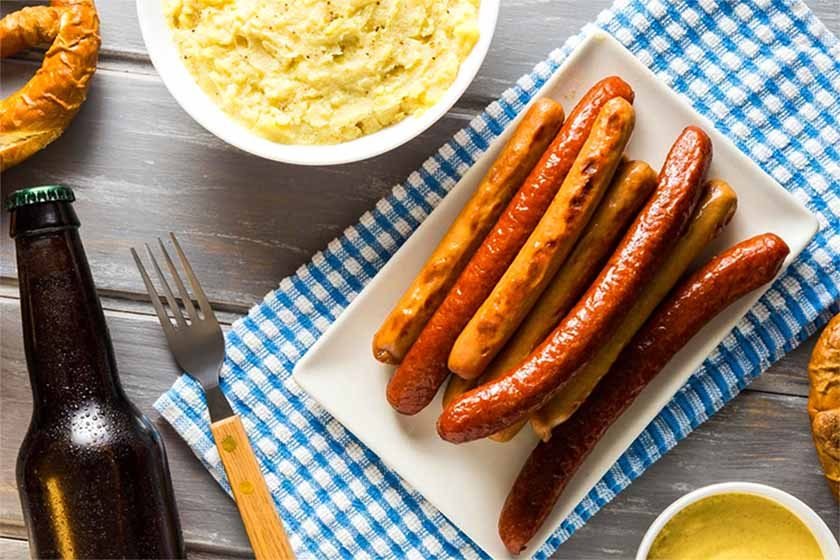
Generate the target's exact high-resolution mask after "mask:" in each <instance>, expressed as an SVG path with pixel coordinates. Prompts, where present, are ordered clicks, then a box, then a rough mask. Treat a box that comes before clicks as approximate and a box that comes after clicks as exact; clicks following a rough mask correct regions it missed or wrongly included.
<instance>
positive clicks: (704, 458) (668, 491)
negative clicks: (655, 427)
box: [557, 391, 840, 560]
mask: <svg viewBox="0 0 840 560" xmlns="http://www.w3.org/2000/svg"><path fill="white" fill-rule="evenodd" d="M727 481H745V482H759V483H762V484H769V485H770V486H775V487H777V488H779V489H781V490H784V491H786V492H789V493H791V494H793V495H794V496H796V497H798V498H799V499H801V500H802V501H804V502H805V503H807V504H808V505H809V506H811V507H812V508H813V509H814V510H815V511H816V512H817V513H818V514H819V515H820V516H821V517H822V518H823V520H824V521H825V522H826V524H827V525H828V526H829V527H830V528H832V529H833V530H834V531H835V536H837V535H838V534H840V512H838V506H837V502H835V501H834V498H833V497H832V495H831V493H830V492H829V490H828V486H827V485H826V484H825V481H824V479H823V476H822V471H821V470H820V467H819V464H818V461H817V457H816V452H815V451H814V449H813V445H812V443H811V437H810V432H809V425H808V414H807V412H806V409H805V399H803V398H801V397H790V396H782V395H769V394H766V393H759V392H753V391H747V392H745V393H743V394H742V395H740V396H738V397H736V398H735V399H734V400H733V401H732V402H731V403H729V404H728V405H726V407H724V408H723V410H721V411H720V412H719V413H718V414H716V415H715V416H713V417H712V418H711V419H710V420H709V421H708V422H706V423H705V424H703V425H702V426H701V427H700V428H699V429H698V430H696V431H695V432H693V433H692V434H691V435H689V436H688V437H687V438H686V439H685V440H684V441H682V442H681V443H680V444H679V445H677V447H675V448H674V449H673V450H672V451H671V452H670V453H668V454H667V455H666V456H665V457H663V458H662V459H660V460H659V461H658V462H657V463H655V464H654V465H653V466H652V467H651V468H650V469H648V470H647V471H646V472H645V473H644V474H643V475H642V476H641V477H640V478H639V479H637V480H636V481H635V482H634V483H633V484H632V485H631V486H630V487H629V488H627V489H626V490H625V491H624V492H622V493H621V494H620V495H619V496H618V497H617V498H616V499H615V500H613V501H612V502H610V503H609V504H608V505H607V506H606V507H605V508H604V509H603V510H602V511H601V512H599V513H598V514H597V515H596V516H595V517H593V518H592V520H591V521H590V522H589V523H587V524H586V525H585V526H584V527H583V528H582V529H581V530H580V531H578V532H577V533H576V534H574V535H573V536H572V538H571V539H569V541H568V542H566V543H565V544H564V545H563V546H561V547H560V549H559V550H558V551H557V557H558V558H570V559H572V558H574V559H579V560H585V559H593V560H595V559H605V558H632V557H633V555H634V554H635V552H636V547H638V545H639V544H640V543H641V540H642V536H643V535H644V532H645V531H646V530H647V528H648V527H649V526H650V524H651V523H652V522H653V520H654V519H655V518H656V516H657V515H659V513H661V512H662V510H664V509H665V508H666V507H667V506H668V505H670V503H671V502H673V501H674V500H676V499H677V498H679V497H680V496H682V495H683V494H686V493H687V492H690V491H691V490H694V489H696V488H699V487H701V486H706V485H708V484H714V483H717V482H727Z"/></svg>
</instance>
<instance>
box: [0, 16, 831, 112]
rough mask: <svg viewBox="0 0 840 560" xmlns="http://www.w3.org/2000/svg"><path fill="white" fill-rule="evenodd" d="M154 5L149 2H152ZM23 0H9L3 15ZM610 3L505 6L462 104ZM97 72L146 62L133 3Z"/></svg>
mask: <svg viewBox="0 0 840 560" xmlns="http://www.w3.org/2000/svg"><path fill="white" fill-rule="evenodd" d="M152 1H154V0H152ZM32 3H33V2H31V1H29V0H9V1H8V2H5V3H4V4H5V5H4V6H3V13H5V12H8V11H11V10H12V9H15V8H17V7H19V6H20V5H22V4H32ZM807 4H808V6H809V7H810V8H811V9H812V10H813V11H814V13H816V14H817V15H818V16H819V17H820V18H821V19H822V20H823V22H824V23H825V24H826V26H827V27H828V28H829V29H830V30H832V31H834V32H835V33H837V32H838V30H840V6H838V3H837V2H836V0H809V1H808V2H807ZM610 5H612V0H592V1H589V2H585V3H582V2H572V1H562V2H557V1H555V2H546V1H545V0H505V1H504V2H502V5H501V10H500V12H499V23H498V25H497V27H496V32H495V34H494V36H493V44H492V46H491V47H490V51H489V53H488V55H487V59H486V60H485V63H484V65H483V67H482V69H481V71H480V73H479V76H478V78H477V79H476V80H475V82H473V84H472V85H471V87H470V88H469V90H468V92H467V95H466V99H465V102H466V103H476V102H477V99H484V100H486V99H488V98H489V99H494V98H495V97H497V96H498V94H499V93H501V92H502V91H504V89H505V88H506V87H507V86H508V85H509V84H510V83H511V82H512V81H513V80H516V79H517V78H519V76H521V75H522V74H523V73H525V72H527V71H528V70H530V68H531V67H532V66H533V65H534V64H535V63H537V62H539V61H540V60H542V59H543V58H544V56H545V55H546V54H548V53H549V52H550V51H551V50H553V49H554V48H556V47H559V46H560V45H562V44H563V42H564V41H565V40H566V39H567V38H568V37H569V36H570V35H572V34H574V33H575V32H576V31H578V30H579V29H580V28H581V27H583V25H585V24H586V23H587V22H589V21H592V20H593V19H595V17H596V16H597V15H598V13H599V12H600V11H601V10H603V9H605V8H608V7H609V6H610ZM98 9H99V12H100V17H101V20H102V48H103V60H102V65H103V67H115V68H122V67H123V66H122V64H121V63H122V62H123V61H124V60H126V59H127V60H129V61H131V62H134V61H137V60H144V61H145V60H147V57H146V48H145V45H144V44H143V39H142V37H141V35H140V27H139V25H138V23H137V12H136V10H135V0H108V1H106V2H102V1H100V2H99V3H98Z"/></svg>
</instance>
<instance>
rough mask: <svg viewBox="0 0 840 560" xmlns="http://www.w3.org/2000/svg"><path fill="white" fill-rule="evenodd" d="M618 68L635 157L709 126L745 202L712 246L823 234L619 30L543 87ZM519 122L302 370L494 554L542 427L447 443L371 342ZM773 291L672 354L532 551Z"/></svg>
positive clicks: (586, 48) (654, 160)
mask: <svg viewBox="0 0 840 560" xmlns="http://www.w3.org/2000/svg"><path fill="white" fill-rule="evenodd" d="M611 74H615V75H618V76H621V77H622V78H623V79H625V80H626V81H627V82H628V83H629V84H630V85H631V86H632V87H633V89H634V90H635V92H636V100H635V103H634V105H635V108H636V128H635V130H634V132H633V136H632V139H631V141H630V144H629V146H628V149H627V151H628V155H629V157H631V158H634V159H642V160H645V161H647V162H649V163H650V164H651V165H652V166H653V167H654V168H655V169H658V168H659V167H660V166H661V164H662V162H663V160H664V159H665V156H666V154H667V152H668V149H669V148H670V146H671V143H672V142H673V141H674V140H675V139H676V138H677V135H678V134H679V133H680V131H681V130H682V129H683V128H684V127H685V126H687V125H690V124H697V125H700V126H701V127H703V128H704V129H705V130H706V131H707V132H708V133H709V135H710V136H711V138H712V142H713V144H714V151H715V153H714V159H713V163H712V166H711V169H710V172H709V177H720V178H722V179H725V180H726V181H727V182H729V183H730V184H731V185H732V187H733V188H734V189H735V191H736V192H737V193H738V198H739V200H738V211H737V213H736V216H735V218H734V219H733V220H732V223H731V224H730V225H729V226H728V227H727V228H726V230H725V231H724V232H723V233H722V234H721V236H720V237H719V239H718V240H717V241H716V242H715V243H714V245H713V246H712V247H710V249H709V254H711V253H712V252H718V251H720V250H722V249H724V248H725V247H728V246H730V245H732V244H733V243H736V242H738V241H741V240H743V239H746V238H748V237H751V236H753V235H756V234H759V233H764V232H773V233H776V234H777V235H779V236H781V237H782V238H783V239H784V240H785V241H786V242H787V244H788V245H789V246H790V249H791V254H790V256H789V257H788V260H787V262H786V264H787V263H789V262H790V261H791V260H793V259H794V258H796V256H797V255H798V254H799V253H800V252H801V251H802V249H804V248H805V246H806V245H807V244H808V241H809V240H810V239H811V237H812V236H813V235H814V233H815V232H816V230H817V220H816V218H815V217H814V216H812V215H811V214H810V213H809V212H808V211H807V210H806V209H805V208H804V207H803V206H802V205H801V204H800V203H799V202H798V201H797V200H796V199H794V198H793V196H791V195H790V194H789V193H788V192H787V191H785V190H784V189H783V188H782V187H781V186H780V185H779V184H777V183H776V182H775V181H774V180H773V179H771V178H770V177H769V176H767V175H766V174H765V173H764V172H763V171H762V170H761V169H760V168H759V167H758V166H757V165H756V164H755V163H753V162H752V161H750V160H749V159H748V158H747V157H746V156H744V155H743V154H742V153H741V152H740V151H738V149H737V148H736V147H735V146H734V145H733V144H732V143H731V142H730V141H729V140H728V139H726V138H725V137H724V136H722V135H721V134H720V133H718V132H717V131H716V130H715V129H714V127H713V125H712V124H711V123H710V122H709V121H708V120H706V119H705V118H704V117H702V116H701V115H699V114H698V113H696V112H695V111H694V110H693V109H692V108H691V107H690V106H689V105H688V104H687V103H686V102H685V101H684V100H683V99H681V98H680V97H679V96H677V95H676V94H675V93H674V92H673V91H671V90H670V89H669V88H668V87H667V86H665V85H664V84H663V83H662V82H660V81H659V80H658V79H657V78H656V77H655V76H654V75H653V73H651V72H650V70H648V69H647V68H646V67H645V66H644V65H643V64H642V63H641V62H639V61H638V60H637V59H636V58H635V57H634V56H633V55H632V54H631V53H630V52H629V51H628V50H626V49H625V48H624V47H623V46H622V45H621V44H620V43H618V42H617V41H616V40H615V39H613V38H612V37H610V36H609V35H606V34H604V33H603V32H596V33H594V34H593V35H590V36H589V37H588V38H586V39H585V40H584V41H583V42H582V43H581V44H580V46H579V47H578V48H577V49H576V50H575V51H574V52H573V53H572V54H571V56H569V58H568V60H567V61H566V62H565V63H564V64H563V65H562V66H561V67H560V69H558V71H557V72H556V73H555V75H554V76H552V77H551V79H549V80H548V82H547V83H546V84H545V86H544V87H543V88H542V90H541V91H540V94H539V95H538V96H536V97H541V96H548V97H551V98H553V99H556V100H557V101H559V102H560V103H562V104H563V107H564V108H565V109H566V111H567V112H569V111H571V109H572V107H573V106H574V104H575V103H576V102H577V100H578V98H580V96H581V95H583V93H584V92H585V91H586V90H587V89H588V88H589V87H590V86H591V85H592V84H594V83H595V82H597V81H598V80H599V79H601V78H603V77H605V76H608V75H611ZM523 113H524V111H523ZM517 123H518V120H517V121H516V122H514V123H512V124H511V125H510V126H509V127H508V128H507V130H506V131H505V132H504V133H503V134H502V135H501V137H499V138H498V139H497V140H496V141H495V142H494V143H493V145H492V146H491V147H490V148H489V149H488V150H487V153H486V154H484V155H483V156H482V157H481V159H479V160H478V162H477V163H476V164H475V165H474V166H473V168H472V169H471V170H470V171H469V172H468V173H467V174H466V175H465V176H464V178H463V179H462V180H461V181H460V182H459V183H458V185H456V186H455V187H454V189H453V190H452V192H451V193H450V194H449V195H448V196H447V197H446V198H445V199H444V200H443V201H442V202H441V204H440V205H439V206H438V207H437V208H436V209H435V210H434V212H432V214H431V215H430V216H429V217H428V218H427V219H426V220H425V221H424V222H423V224H422V225H421V226H420V227H419V228H418V229H417V231H416V232H415V233H414V235H412V236H411V238H410V239H409V240H408V241H407V242H406V243H405V245H404V246H403V247H402V248H401V249H400V250H399V251H398V252H397V253H396V254H395V255H394V257H393V258H392V259H391V260H390V262H388V264H387V265H386V266H385V267H384V268H383V269H382V270H381V271H380V272H379V274H378V275H377V276H376V278H374V279H373V280H372V281H371V282H370V284H368V286H367V287H366V288H365V289H364V291H362V293H361V294H359V296H358V297H357V298H356V299H355V300H354V301H353V303H352V304H351V305H350V306H349V307H348V308H347V310H345V311H344V313H343V314H342V315H341V316H340V317H339V318H338V320H337V321H336V322H335V323H334V324H333V325H332V326H331V327H330V329H329V330H328V331H327V332H326V333H325V334H324V336H322V337H321V339H320V340H319V341H318V342H317V343H316V344H315V345H314V346H313V347H312V349H311V350H310V351H309V352H308V353H307V355H306V356H305V357H304V358H303V359H302V360H301V361H300V362H299V363H298V365H297V367H296V368H295V372H294V376H295V379H296V380H297V382H298V383H299V384H300V386H301V387H303V389H304V390H305V391H306V392H307V393H309V394H310V395H311V396H312V397H314V398H315V399H316V400H317V401H318V402H320V403H321V405H323V406H324V408H326V409H327V411H329V412H330V414H332V415H333V416H335V418H337V419H338V420H339V421H340V422H341V423H342V424H344V425H345V426H346V427H347V428H348V429H349V430H350V431H351V432H353V433H354V434H355V435H356V437H358V438H359V439H360V440H361V441H362V442H364V443H365V445H367V446H368V447H370V449H372V450H373V452H374V453H376V454H377V455H379V456H380V457H381V458H382V460H383V461H384V462H385V463H386V464H387V465H389V466H390V467H391V468H393V469H394V470H395V471H396V472H397V473H399V474H400V476H402V477H403V479H404V480H405V481H406V482H408V483H409V484H410V485H411V486H413V487H414V488H416V489H417V490H418V491H419V492H420V493H421V494H423V496H425V497H426V498H427V499H428V500H429V501H430V502H431V503H432V504H433V505H434V506H435V507H437V508H438V509H439V510H440V511H441V512H442V513H443V514H444V515H446V517H448V518H449V519H450V520H451V521H452V522H453V523H454V524H455V525H457V526H458V527H459V528H460V529H461V530H462V531H464V533H466V534H467V535H469V537H470V538H471V539H472V540H473V541H475V543H476V544H478V545H479V546H480V547H481V548H483V549H484V550H485V551H486V552H487V553H488V554H489V555H490V556H492V557H494V558H503V557H508V556H509V554H508V553H507V551H506V550H505V548H504V546H503V545H502V543H501V541H500V540H499V537H498V534H497V532H496V524H497V520H498V515H499V511H500V509H501V507H502V504H503V502H504V499H505V496H506V495H507V492H508V490H509V489H510V487H511V484H512V483H513V480H514V478H515V477H516V474H517V473H518V471H519V469H520V467H521V466H522V464H523V462H524V461H525V458H526V457H527V455H528V453H529V452H530V451H531V449H532V448H533V447H534V445H535V443H536V439H535V437H534V436H533V435H532V434H531V432H530V431H529V430H523V431H522V433H520V434H519V436H517V437H516V438H515V439H514V440H513V441H511V442H509V443H507V444H498V443H494V442H490V441H478V442H473V443H470V444H466V445H460V446H456V445H452V444H449V443H446V442H444V441H442V440H441V439H440V438H439V437H438V435H437V433H436V431H435V421H436V419H437V416H438V415H439V413H440V410H441V405H440V395H438V399H437V400H436V401H435V402H433V403H432V404H431V405H430V406H428V407H427V408H426V410H424V411H423V412H422V413H420V414H418V415H417V416H413V417H406V416H401V415H399V414H397V413H396V412H394V410H393V409H392V408H391V407H390V406H389V405H388V402H387V401H386V400H385V387H386V384H387V383H388V379H389V377H390V375H391V372H392V368H391V367H389V366H386V365H383V364H380V363H379V362H377V361H376V360H374V359H373V356H372V355H371V350H370V345H371V340H372V338H373V335H374V333H375V332H376V329H377V328H378V327H379V325H380V323H381V321H382V320H383V319H384V318H385V316H386V315H387V314H388V312H389V311H390V309H391V307H392V306H393V305H394V303H395V302H396V301H397V300H398V299H399V297H400V295H401V294H402V292H403V291H404V290H405V289H406V287H408V285H409V284H410V283H411V281H412V279H413V278H414V276H415V275H416V274H417V272H418V271H419V270H420V268H421V267H422V266H423V263H424V262H425V260H426V258H427V257H428V256H429V254H430V253H431V252H432V250H433V249H434V248H435V246H436V245H437V243H438V241H439V240H440V238H441V237H442V236H443V234H444V233H445V231H446V229H447V228H448V227H449V224H450V223H451V222H452V221H453V220H454V219H455V216H456V215H457V214H458V212H459V211H460V209H461V207H462V206H463V205H464V203H465V202H466V201H467V199H468V198H469V196H470V195H471V193H472V192H473V190H474V189H475V187H476V185H477V184H478V183H479V181H480V180H481V178H482V176H483V175H484V173H485V171H486V170H487V168H488V167H489V166H490V164H491V163H492V162H493V160H494V159H495V158H496V155H497V154H498V152H499V150H500V149H501V147H502V146H503V145H504V143H505V142H506V141H507V139H508V137H509V136H510V134H511V132H512V131H513V129H514V128H515V126H516V124H517ZM765 289H766V288H764V289H761V290H758V291H756V292H753V293H751V294H749V295H748V296H747V297H744V298H743V299H741V300H740V301H738V302H737V303H736V304H734V305H732V306H731V307H729V308H728V309H727V310H726V311H724V312H723V313H722V314H721V315H719V316H718V317H717V318H716V319H715V320H714V321H712V322H711V323H710V324H709V325H707V326H706V328H704V329H703V330H702V331H701V332H700V333H699V334H698V335H697V336H696V337H694V339H693V340H692V341H691V342H690V343H689V344H688V346H687V347H686V348H685V349H683V350H682V351H681V352H680V353H679V354H678V355H677V356H676V357H675V358H674V359H673V360H671V362H670V363H669V364H668V366H667V368H666V369H665V371H663V372H662V374H661V375H660V376H659V377H658V378H657V379H656V380H655V381H654V382H653V383H651V385H650V386H649V387H648V388H647V389H646V390H645V391H644V392H643V393H642V394H641V395H640V396H639V398H638V399H637V400H636V402H635V403H634V404H633V406H632V407H631V408H630V409H629V410H628V411H627V412H626V413H625V414H624V415H623V416H622V417H621V418H620V419H619V421H618V422H616V424H615V425H614V426H613V427H612V428H611V429H610V430H609V431H608V432H607V434H606V436H605V437H604V439H603V440H602V441H601V443H600V444H599V445H598V446H597V447H596V449H595V450H594V451H593V453H592V454H591V455H590V456H589V458H588V459H587V461H586V463H585V464H584V465H583V467H582V468H581V469H580V470H579V471H578V474H577V476H575V477H574V479H573V480H572V481H571V482H570V484H569V485H568V487H567V488H566V491H565V493H564V494H563V496H562V497H561V498H560V500H559V502H558V503H557V505H556V507H555V508H554V511H553V512H552V514H551V516H550V517H549V518H548V520H547V521H546V523H545V525H544V527H543V528H542V530H541V531H540V532H539V533H538V534H537V536H536V537H535V538H534V539H533V541H532V542H531V543H530V545H529V547H528V549H529V550H531V551H533V550H536V549H537V548H539V547H540V546H541V544H542V543H543V542H545V540H546V539H547V538H548V537H549V535H550V534H551V533H552V532H553V531H554V530H555V529H556V528H557V527H558V525H559V524H560V523H561V521H562V520H563V519H564V518H565V517H566V516H567V515H568V514H569V513H571V511H572V510H573V509H574V507H575V506H576V505H577V504H578V502H579V501H580V500H581V499H583V498H584V496H585V495H586V494H587V493H588V492H589V490H590V489H591V488H592V487H593V486H594V485H595V484H596V483H597V482H598V480H600V479H601V477H602V476H603V475H604V474H605V473H606V472H607V471H608V470H609V468H610V467H611V466H612V464H613V463H614V462H615V461H616V460H617V459H618V458H619V457H620V456H621V454H622V453H623V452H624V451H625V450H626V449H627V447H629V445H630V444H631V443H632V442H633V440H634V439H635V438H636V437H637V436H638V435H639V434H640V433H641V432H642V431H643V430H644V428H645V427H646V426H647V424H648V423H649V422H650V421H651V420H652V419H653V418H654V417H655V416H656V415H657V414H658V413H659V411H660V410H661V409H662V408H663V407H664V406H665V405H666V404H667V403H668V401H669V400H670V399H671V397H672V396H673V395H674V394H675V393H676V392H677V390H678V389H679V388H680V387H681V386H682V385H683V384H685V382H686V381H687V380H688V378H689V376H690V375H691V373H692V372H693V371H694V370H695V369H696V368H697V367H699V366H700V365H701V363H702V362H703V360H704V359H705V358H706V357H707V356H708V355H709V354H710V353H711V352H712V350H713V349H714V348H715V347H716V346H717V345H718V344H719V343H720V342H721V340H723V338H724V337H725V336H726V334H728V333H729V332H730V331H731V330H732V328H733V327H734V326H735V325H736V323H737V322H738V321H739V320H740V319H741V318H742V317H743V316H744V315H745V314H746V313H747V311H748V310H749V309H750V307H751V306H752V305H753V304H754V303H755V302H756V300H758V298H759V297H760V296H761V295H762V293H764V291H765ZM453 489H457V491H453Z"/></svg>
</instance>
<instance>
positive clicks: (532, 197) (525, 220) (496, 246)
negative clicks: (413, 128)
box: [386, 77, 633, 414]
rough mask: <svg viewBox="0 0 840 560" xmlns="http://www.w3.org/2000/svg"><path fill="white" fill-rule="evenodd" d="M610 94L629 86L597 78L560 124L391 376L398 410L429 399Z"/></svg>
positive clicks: (409, 410) (408, 410)
mask: <svg viewBox="0 0 840 560" xmlns="http://www.w3.org/2000/svg"><path fill="white" fill-rule="evenodd" d="M614 97H624V98H625V99H628V100H632V99H633V90H632V89H631V88H630V86H628V85H627V84H626V83H625V82H624V81H623V80H621V79H620V78H617V77H610V78H605V79H603V80H601V81H600V82H598V83H597V84H595V85H594V86H593V87H592V89H590V90H589V91H588V92H587V93H586V95H585V96H584V97H583V99H582V100H581V101H580V102H579V103H578V104H577V105H576V106H575V108H574V110H572V113H571V114H570V115H569V118H568V119H566V121H565V122H564V123H563V126H562V128H561V129H560V132H559V133H558V134H557V136H556V137H555V139H554V140H553V141H552V143H551V145H550V146H549V148H548V150H547V151H546V153H545V154H544V155H543V157H542V159H540V162H539V163H538V164H537V165H536V167H534V170H533V171H532V172H531V174H530V175H529V176H528V178H527V179H525V182H524V183H523V184H522V186H521V187H520V188H519V190H518V191H517V192H516V194H515V195H514V197H513V199H512V200H511V201H510V203H509V204H508V206H507V208H505V211H504V212H503V213H502V216H501V217H500V218H499V220H498V221H497V222H496V224H495V225H494V226H493V228H492V229H491V231H490V233H489V234H488V235H487V237H486V238H485V239H484V241H483V242H482V243H481V245H480V246H479V248H478V249H477V250H476V252H475V254H474V255H473V257H472V258H471V259H470V262H469V263H468V264H467V266H466V268H464V271H463V272H462V273H461V275H460V276H459V277H458V279H457V280H456V282H455V285H453V287H452V289H450V291H449V293H448V294H447V295H446V297H445V298H444V300H443V303H441V305H440V307H438V309H437V310H436V311H435V313H434V314H433V315H432V318H431V319H430V320H429V322H428V323H427V324H426V326H425V327H424V328H423V330H422V331H421V333H420V336H419V337H418V338H417V340H416V341H415V343H414V344H413V345H412V346H411V348H410V349H409V351H408V353H407V354H406V356H405V358H404V360H403V362H402V363H401V364H400V367H398V368H397V371H396V372H395V373H394V376H393V377H392V378H391V381H390V382H389V384H388V389H387V392H386V396H387V398H388V402H389V403H390V404H391V406H393V407H394V409H396V410H397V411H398V412H401V413H403V414H416V413H417V412H419V411H420V410H422V409H423V408H424V407H425V406H426V405H428V404H429V403H430V402H431V400H432V399H433V398H434V396H435V394H436V393H437V391H438V389H439V388H440V386H441V384H442V383H443V382H444V381H445V380H446V377H447V376H448V375H449V369H448V367H447V363H446V362H447V359H448V357H449V352H450V350H451V349H452V345H453V344H454V343H455V339H456V338H457V337H458V335H459V334H460V333H461V330H462V329H463V328H464V326H465V325H466V324H467V322H468V321H469V320H470V317H472V316H473V314H474V313H475V311H476V309H478V307H479V306H480V305H481V303H482V302H483V301H484V299H485V298H486V297H487V295H488V294H489V293H490V291H491V290H492V289H493V286H495V285H496V282H497V281H498V280H499V278H501V276H502V274H504V272H505V270H506V269H507V267H508V266H509V265H510V263H511V261H513V259H514V257H515V256H516V253H518V252H519V249H520V248H521V247H522V245H523V244H524V243H525V241H526V240H527V239H528V236H529V235H530V234H531V231H532V230H533V229H534V227H535V226H536V225H537V223H538V222H539V220H540V218H541V217H542V215H543V213H544V212H545V209H546V208H547V207H548V205H549V204H550V203H551V200H552V199H553V198H554V195H555V194H556V193H557V189H559V188H560V185H561V184H562V182H563V179H565V177H566V174H567V173H568V171H569V169H570V168H571V167H572V163H574V160H575V157H576V156H577V154H578V152H579V151H580V149H581V147H582V146H583V143H584V142H585V141H586V138H587V137H588V136H589V132H590V130H591V129H592V124H593V123H594V122H595V119H596V117H597V116H598V113H599V111H600V110H601V108H602V107H603V106H604V105H605V104H606V103H607V101H609V100H610V99H612V98H614Z"/></svg>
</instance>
